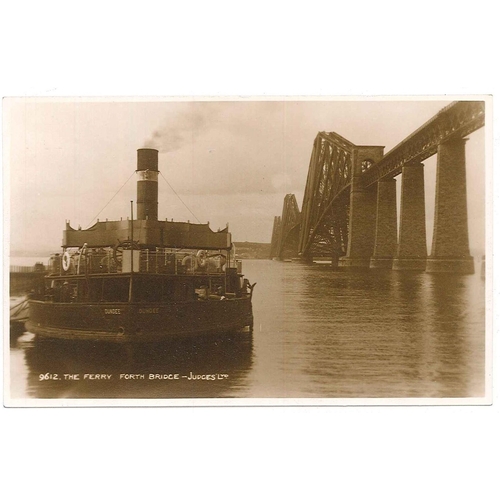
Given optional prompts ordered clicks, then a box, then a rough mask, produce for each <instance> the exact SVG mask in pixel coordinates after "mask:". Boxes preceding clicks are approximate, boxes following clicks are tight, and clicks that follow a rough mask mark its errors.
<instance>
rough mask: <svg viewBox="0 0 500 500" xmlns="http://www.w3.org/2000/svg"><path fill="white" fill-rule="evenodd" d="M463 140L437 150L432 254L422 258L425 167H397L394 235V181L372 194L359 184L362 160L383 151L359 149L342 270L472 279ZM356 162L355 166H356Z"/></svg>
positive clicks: (380, 183) (424, 252) (382, 182)
mask: <svg viewBox="0 0 500 500" xmlns="http://www.w3.org/2000/svg"><path fill="white" fill-rule="evenodd" d="M465 141H466V139H463V138H459V139H453V140H449V141H446V142H443V143H441V144H439V145H438V147H437V175H436V197H435V209H434V231H433V240H432V251H431V255H430V256H428V255H427V237H426V218H425V183H424V164H423V163H421V162H419V161H409V162H407V163H406V164H404V165H403V167H402V168H401V204H400V215H399V235H398V230H397V206H396V203H397V202H396V179H394V178H391V177H385V178H381V179H379V180H378V182H377V183H376V189H374V188H373V186H372V187H368V188H367V187H364V186H363V185H362V184H361V182H359V180H360V175H361V170H360V167H359V165H362V163H363V161H362V159H363V158H364V157H365V156H367V154H369V155H371V156H375V157H376V156H379V155H381V154H382V150H381V149H378V151H375V148H366V147H360V148H358V150H357V151H356V154H355V155H354V162H355V165H354V171H353V180H352V190H351V200H350V219H349V246H348V250H347V255H346V256H345V257H342V258H341V259H340V261H339V265H340V266H342V267H371V268H385V269H394V270H397V271H427V272H430V273H446V272H450V273H459V274H473V273H474V261H473V258H472V257H471V255H470V250H469V235H468V221H467V192H466V171H465ZM358 163H359V165H357V164H358Z"/></svg>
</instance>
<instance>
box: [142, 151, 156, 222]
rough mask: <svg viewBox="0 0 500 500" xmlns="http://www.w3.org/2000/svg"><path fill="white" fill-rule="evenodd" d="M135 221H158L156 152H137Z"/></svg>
mask: <svg viewBox="0 0 500 500" xmlns="http://www.w3.org/2000/svg"><path fill="white" fill-rule="evenodd" d="M137 219H139V220H147V219H148V220H158V150H157V149H149V148H143V149H138V150H137Z"/></svg>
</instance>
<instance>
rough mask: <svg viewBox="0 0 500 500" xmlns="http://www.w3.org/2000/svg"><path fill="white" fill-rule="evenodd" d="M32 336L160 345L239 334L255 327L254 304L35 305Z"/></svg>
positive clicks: (237, 301) (32, 303)
mask: <svg viewBox="0 0 500 500" xmlns="http://www.w3.org/2000/svg"><path fill="white" fill-rule="evenodd" d="M26 326H27V330H28V331H29V332H31V333H34V334H37V335H39V336H42V337H50V338H57V339H68V340H70V339H72V340H94V341H111V342H158V341H162V340H169V339H172V338H183V337H189V336H199V335H209V334H219V333H233V332H238V331H242V330H244V329H251V328H252V326H253V315H252V303H251V300H250V298H247V297H242V298H231V299H227V300H206V301H198V302H178V303H172V304H143V303H141V304H133V303H127V304H124V303H108V304H105V305H103V304H65V303H47V302H44V301H38V300H32V301H30V318H29V321H28V322H27V325H26Z"/></svg>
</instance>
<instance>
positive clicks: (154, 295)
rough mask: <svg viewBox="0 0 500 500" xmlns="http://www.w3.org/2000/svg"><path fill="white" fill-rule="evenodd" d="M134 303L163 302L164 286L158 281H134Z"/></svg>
mask: <svg viewBox="0 0 500 500" xmlns="http://www.w3.org/2000/svg"><path fill="white" fill-rule="evenodd" d="M132 290H133V297H134V302H161V299H162V286H161V281H160V280H157V279H151V278H149V279H141V278H137V279H134V281H133V284H132Z"/></svg>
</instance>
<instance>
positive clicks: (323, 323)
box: [284, 268, 484, 397]
mask: <svg viewBox="0 0 500 500" xmlns="http://www.w3.org/2000/svg"><path fill="white" fill-rule="evenodd" d="M297 270H298V268H297ZM299 272H300V270H299ZM474 279H475V277H470V276H442V275H430V274H425V273H398V272H392V271H384V270H380V271H378V270H377V271H376V272H375V273H374V272H372V271H367V272H356V273H352V272H349V271H344V272H342V271H340V272H338V271H337V272H330V273H328V272H326V270H325V269H324V268H316V269H314V268H311V271H310V272H308V273H305V274H303V280H302V283H303V286H302V287H301V288H299V289H297V288H296V287H294V289H293V290H289V291H288V293H287V291H286V290H285V295H286V296H287V298H289V299H293V298H295V301H296V305H297V306H298V307H297V308H290V309H289V314H288V315H287V316H286V320H285V331H286V332H287V335H286V340H285V344H284V345H285V349H287V353H286V355H285V356H284V359H285V360H286V364H287V372H288V373H289V374H290V373H295V374H298V373H299V372H300V373H301V374H302V375H301V376H296V377H295V379H294V380H293V381H291V383H289V384H288V387H290V388H291V389H289V391H288V392H289V394H290V395H293V396H299V395H302V396H303V395H305V394H308V395H310V396H316V397H360V396H362V397H467V396H482V395H483V394H484V328H482V325H481V323H480V322H478V321H474V320H472V314H471V311H469V310H468V307H470V304H477V303H479V304H480V303H481V294H480V293H475V294H474V293H472V294H469V296H468V297H465V295H464V292H465V291H467V290H471V289H473V288H474V287H473V286H472V285H471V283H470V281H471V280H474ZM288 281H289V282H293V281H294V280H288ZM476 292H479V290H476ZM483 314H484V313H483ZM478 316H479V317H480V316H481V314H478ZM483 317H484V316H483ZM474 332H475V333H474ZM471 342H472V345H470V344H471ZM291 366H293V368H292V369H291Z"/></svg>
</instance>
